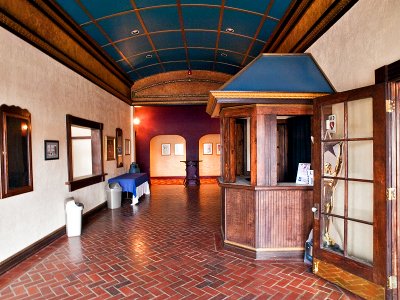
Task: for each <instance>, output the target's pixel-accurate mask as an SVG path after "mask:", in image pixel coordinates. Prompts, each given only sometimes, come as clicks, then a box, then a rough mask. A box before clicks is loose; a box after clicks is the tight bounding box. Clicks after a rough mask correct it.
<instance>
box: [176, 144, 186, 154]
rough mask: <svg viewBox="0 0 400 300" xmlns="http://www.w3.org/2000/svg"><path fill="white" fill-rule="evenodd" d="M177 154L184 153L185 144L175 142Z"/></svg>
mask: <svg viewBox="0 0 400 300" xmlns="http://www.w3.org/2000/svg"><path fill="white" fill-rule="evenodd" d="M175 155H184V149H183V144H175Z"/></svg>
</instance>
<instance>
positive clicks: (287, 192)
mask: <svg viewBox="0 0 400 300" xmlns="http://www.w3.org/2000/svg"><path fill="white" fill-rule="evenodd" d="M333 92H334V88H333V87H332V85H331V84H330V83H329V81H328V80H327V78H326V77H325V76H324V74H323V73H322V71H321V70H320V68H319V67H318V66H317V64H316V63H315V61H314V59H313V58H312V56H311V55H308V54H299V55H297V54H289V55H280V54H278V55H266V54H264V55H260V56H259V57H257V58H256V59H255V60H254V61H253V62H252V63H250V64H249V65H248V66H247V67H246V68H245V69H243V70H242V71H241V72H239V73H238V74H237V75H236V76H234V77H233V78H232V79H231V80H230V81H228V82H227V83H226V84H225V85H224V86H222V87H221V88H220V89H219V90H217V91H211V92H210V94H211V95H210V99H209V102H208V105H207V112H208V113H209V114H210V115H211V116H212V117H219V118H220V119H221V145H222V153H221V163H222V168H221V169H222V174H221V175H222V176H221V178H220V186H221V190H222V193H221V195H222V201H221V203H222V234H223V240H224V247H225V248H227V249H230V250H233V251H236V252H239V253H241V254H244V255H247V256H250V257H253V258H256V259H269V258H279V257H300V256H302V255H303V254H304V243H305V241H306V239H307V236H308V234H309V233H310V230H311V228H312V221H313V215H312V211H311V208H312V206H313V186H312V185H309V184H296V183H295V182H296V174H297V167H298V164H299V163H311V116H312V111H313V107H312V99H314V98H315V97H318V96H322V95H327V94H330V93H333Z"/></svg>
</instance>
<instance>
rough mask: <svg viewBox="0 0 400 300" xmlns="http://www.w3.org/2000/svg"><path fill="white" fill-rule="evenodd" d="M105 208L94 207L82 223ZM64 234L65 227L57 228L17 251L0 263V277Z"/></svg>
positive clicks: (104, 203)
mask: <svg viewBox="0 0 400 300" xmlns="http://www.w3.org/2000/svg"><path fill="white" fill-rule="evenodd" d="M105 208H107V202H103V203H101V204H100V205H98V206H96V207H95V208H93V209H91V210H89V211H87V212H86V213H85V214H84V215H83V217H82V219H83V220H82V223H83V224H87V223H88V222H89V221H90V220H89V219H90V218H91V217H93V216H94V215H96V214H97V213H98V212H100V211H101V210H103V209H105ZM65 233H66V227H65V225H64V226H62V227H60V228H58V229H57V230H55V231H53V232H52V233H50V234H49V235H47V236H45V237H43V238H42V239H40V240H38V241H37V242H35V243H33V244H32V245H30V246H28V247H26V248H25V249H23V250H21V251H19V252H18V253H16V254H14V255H13V256H11V257H10V258H8V259H6V260H5V261H3V262H1V263H0V275H1V274H4V273H5V272H7V271H8V270H10V269H12V268H14V267H15V266H17V265H18V264H20V263H21V262H22V261H24V260H26V259H27V258H29V257H30V256H32V255H34V254H35V253H37V252H39V251H40V250H41V249H43V248H44V247H46V246H48V245H50V244H51V243H53V242H54V241H55V240H57V239H59V238H61V237H62V236H63V235H64V234H65Z"/></svg>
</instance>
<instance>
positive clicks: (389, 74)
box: [375, 60, 400, 84]
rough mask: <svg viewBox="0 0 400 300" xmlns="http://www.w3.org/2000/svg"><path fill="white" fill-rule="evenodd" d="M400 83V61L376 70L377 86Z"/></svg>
mask: <svg viewBox="0 0 400 300" xmlns="http://www.w3.org/2000/svg"><path fill="white" fill-rule="evenodd" d="M389 81H400V60H398V61H395V62H393V63H391V64H389V65H384V66H382V67H380V68H379V69H376V70H375V84H379V83H384V82H389Z"/></svg>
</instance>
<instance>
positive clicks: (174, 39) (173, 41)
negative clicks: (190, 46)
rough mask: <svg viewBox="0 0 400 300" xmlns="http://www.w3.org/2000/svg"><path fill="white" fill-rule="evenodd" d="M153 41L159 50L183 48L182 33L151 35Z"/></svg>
mask: <svg viewBox="0 0 400 300" xmlns="http://www.w3.org/2000/svg"><path fill="white" fill-rule="evenodd" d="M151 39H152V41H153V43H154V45H155V46H156V48H157V49H165V48H181V47H183V41H182V33H181V32H180V31H171V32H162V33H157V34H151Z"/></svg>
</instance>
